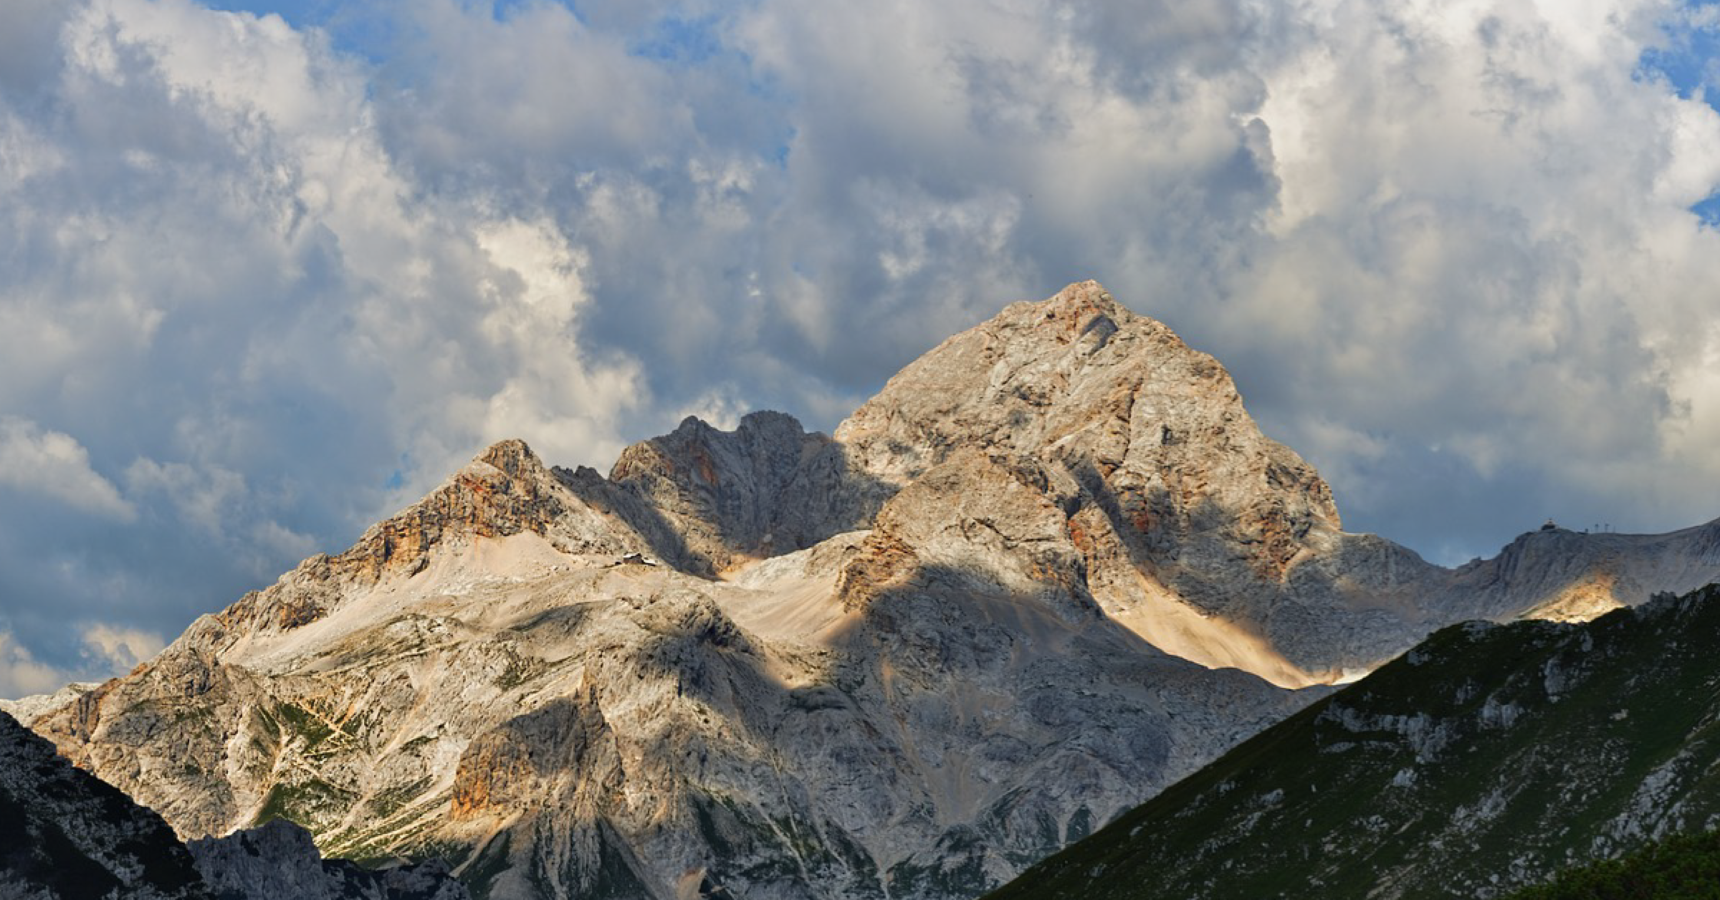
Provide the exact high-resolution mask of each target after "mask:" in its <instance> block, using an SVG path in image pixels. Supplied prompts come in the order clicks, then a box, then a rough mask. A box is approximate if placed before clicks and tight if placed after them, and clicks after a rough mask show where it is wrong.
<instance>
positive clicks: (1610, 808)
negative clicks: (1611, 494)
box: [991, 586, 1720, 900]
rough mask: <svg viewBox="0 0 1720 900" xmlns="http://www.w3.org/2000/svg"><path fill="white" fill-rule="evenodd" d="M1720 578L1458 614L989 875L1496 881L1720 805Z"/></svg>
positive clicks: (1020, 893)
mask: <svg viewBox="0 0 1720 900" xmlns="http://www.w3.org/2000/svg"><path fill="white" fill-rule="evenodd" d="M1716 648H1720V588H1715V587H1712V586H1711V587H1709V588H1705V589H1703V590H1701V591H1697V592H1695V593H1693V594H1691V595H1689V596H1688V597H1685V598H1682V599H1673V598H1670V597H1668V598H1662V599H1660V600H1657V601H1655V602H1654V603H1651V604H1648V605H1647V606H1645V607H1643V608H1641V609H1638V610H1621V611H1618V612H1615V613H1612V614H1609V615H1607V616H1605V617H1603V618H1601V619H1598V620H1596V621H1594V622H1591V623H1588V624H1586V625H1581V626H1571V625H1557V624H1552V623H1546V622H1522V623H1515V624H1512V625H1507V626H1493V625H1485V624H1480V623H1469V624H1465V625H1458V626H1454V627H1452V628H1447V629H1445V630H1443V631H1440V632H1439V633H1437V634H1435V635H1434V636H1432V637H1431V638H1429V639H1428V640H1427V641H1425V642H1424V643H1423V644H1421V645H1420V646H1418V647H1417V648H1416V649H1414V650H1412V651H1410V652H1409V653H1407V654H1405V655H1404V656H1403V657H1400V658H1399V659H1397V660H1395V661H1393V662H1392V663H1390V664H1388V665H1386V666H1384V667H1382V668H1381V669H1380V670H1379V671H1377V672H1376V673H1374V674H1373V675H1372V676H1370V677H1369V678H1367V679H1365V680H1363V681H1361V682H1359V683H1357V684H1355V685H1353V686H1351V687H1350V688H1348V689H1346V690H1344V691H1342V692H1340V693H1338V694H1335V695H1333V696H1332V697H1330V698H1327V699H1326V700H1324V701H1321V702H1319V703H1316V704H1314V705H1313V706H1311V707H1309V708H1308V709H1306V710H1304V711H1303V712H1302V713H1299V714H1298V715H1296V716H1294V717H1292V718H1291V719H1289V720H1287V721H1285V722H1283V723H1281V724H1279V725H1277V726H1275V727H1273V728H1271V729H1268V730H1267V731H1266V732H1264V733H1262V734H1260V735H1258V736H1256V737H1255V738H1253V739H1251V740H1249V741H1248V742H1246V743H1244V744H1242V745H1241V746H1239V747H1238V748H1236V749H1235V750H1233V751H1232V752H1231V753H1229V754H1228V755H1226V756H1225V757H1223V758H1222V759H1220V760H1218V761H1217V762H1215V763H1213V764H1212V765H1210V766H1208V767H1207V768H1205V769H1202V770H1201V771H1200V772H1197V773H1195V774H1194V775H1193V776H1191V777H1189V778H1188V779H1186V780H1184V781H1182V782H1180V783H1178V784H1176V785H1174V786H1172V787H1171V788H1170V789H1168V790H1167V791H1165V792H1164V793H1163V794H1161V795H1159V796H1158V797H1156V798H1154V799H1153V800H1151V801H1149V802H1148V803H1146V804H1144V805H1143V806H1141V807H1138V808H1136V809H1135V810H1132V811H1131V812H1129V813H1126V814H1125V815H1123V816H1122V817H1120V818H1119V819H1118V820H1117V821H1115V822H1113V823H1111V824H1110V825H1109V826H1107V827H1106V828H1104V829H1102V830H1100V831H1099V832H1098V833H1097V834H1096V835H1094V836H1093V837H1092V838H1089V839H1087V840H1086V841H1082V842H1081V843H1078V844H1076V845H1074V846H1073V847H1070V848H1068V849H1067V850H1065V851H1063V852H1062V853H1059V854H1057V855H1056V856H1053V857H1052V858H1050V859H1049V860H1046V861H1044V862H1042V863H1041V864H1039V865H1037V866H1035V867H1033V868H1032V869H1030V870H1029V871H1027V872H1026V873H1024V874H1023V875H1022V876H1021V877H1020V878H1019V879H1017V880H1016V881H1015V882H1012V883H1011V884H1010V885H1008V886H1006V887H1004V888H1003V889H1001V890H999V891H997V892H996V893H994V894H992V895H991V898H992V900H1026V898H1034V900H1040V898H1059V897H1065V898H1076V897H1079V898H1083V900H1107V898H1117V900H1124V898H1127V900H1137V898H1142V900H1144V898H1175V900H1194V898H1203V897H1204V898H1215V900H1216V898H1233V897H1250V898H1271V897H1286V898H1294V897H1306V896H1320V897H1322V898H1329V900H1340V898H1351V897H1353V898H1364V897H1365V898H1370V900H1389V898H1460V897H1461V898H1488V897H1498V896H1501V895H1503V894H1505V893H1506V892H1508V891H1509V890H1510V889H1512V888H1514V887H1518V886H1522V885H1526V884H1534V883H1537V882H1541V881H1545V880H1547V879H1548V878H1549V877H1550V876H1551V875H1552V873H1554V872H1556V871H1559V870H1561V869H1565V868H1567V867H1570V866H1572V865H1576V864H1580V863H1583V862H1587V861H1590V860H1594V859H1597V858H1603V857H1607V856H1613V855H1616V854H1618V853H1621V852H1626V851H1629V850H1631V849H1634V848H1636V847H1640V846H1642V845H1644V844H1645V843H1647V842H1648V841H1649V840H1651V839H1653V838H1656V837H1660V836H1663V835H1665V834H1670V833H1676V832H1679V831H1685V830H1695V829H1701V828H1705V827H1709V826H1710V824H1711V823H1713V822H1715V821H1720V776H1716V774H1715V773H1716V772H1717V771H1720V725H1717V724H1716V723H1717V721H1720V691H1717V687H1716V686H1717V685H1720V653H1716V652H1715V650H1716Z"/></svg>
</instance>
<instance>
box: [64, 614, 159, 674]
mask: <svg viewBox="0 0 1720 900" xmlns="http://www.w3.org/2000/svg"><path fill="white" fill-rule="evenodd" d="M83 641H84V651H85V655H86V656H87V657H88V658H89V659H90V660H91V662H92V663H93V664H94V665H95V666H96V667H97V668H98V670H100V671H107V672H111V673H113V674H119V673H123V672H127V671H130V670H131V669H133V668H135V667H136V666H137V664H138V663H141V662H145V661H147V660H150V659H153V658H155V655H156V654H157V653H160V652H161V648H163V647H165V646H166V645H167V644H166V642H165V641H163V640H162V639H161V636H160V635H158V634H152V633H150V632H147V631H143V630H141V629H137V628H123V627H119V626H115V625H109V624H105V623H97V624H95V625H90V626H88V627H87V628H85V629H84V634H83Z"/></svg>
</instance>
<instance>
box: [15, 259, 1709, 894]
mask: <svg viewBox="0 0 1720 900" xmlns="http://www.w3.org/2000/svg"><path fill="white" fill-rule="evenodd" d="M1716 528H1720V526H1709V527H1708V529H1707V530H1700V529H1698V530H1693V531H1692V532H1689V533H1681V535H1673V536H1667V537H1665V538H1654V539H1648V538H1644V539H1641V541H1639V542H1638V543H1636V544H1632V543H1629V542H1628V541H1625V540H1624V537H1625V536H1610V535H1609V536H1596V537H1604V538H1615V537H1616V538H1618V540H1616V541H1614V542H1613V543H1607V544H1605V545H1603V544H1602V543H1599V542H1596V541H1594V540H1591V539H1590V536H1576V535H1569V534H1568V533H1565V534H1558V535H1552V536H1551V538H1548V537H1542V536H1534V537H1532V538H1531V539H1530V540H1528V541H1527V543H1525V544H1524V545H1523V546H1522V547H1517V546H1516V545H1514V547H1513V548H1512V550H1511V551H1510V554H1509V555H1510V559H1511V561H1510V562H1509V563H1508V564H1507V563H1505V562H1502V561H1497V560H1496V561H1492V562H1489V563H1481V564H1477V565H1475V566H1471V567H1467V568H1465V569H1463V570H1458V571H1455V572H1454V571H1449V570H1445V569H1441V568H1438V567H1435V566H1432V565H1429V564H1427V563H1425V562H1423V561H1422V560H1421V559H1420V558H1419V557H1417V556H1416V555H1415V554H1413V553H1411V552H1410V551H1408V550H1406V549H1404V548H1401V547H1398V546H1397V545H1395V544H1392V543H1390V542H1389V541H1385V540H1383V539H1380V538H1376V537H1372V536H1367V535H1351V534H1347V533H1344V532H1343V531H1341V529H1340V525H1339V519H1338V514H1337V511H1336V509H1335V508H1334V505H1333V502H1332V498H1331V493H1330V491H1329V490H1328V488H1327V486H1326V485H1325V483H1324V482H1323V481H1322V480H1321V479H1320V477H1319V475H1318V474H1317V473H1316V472H1315V471H1314V470H1313V469H1312V468H1311V467H1310V466H1309V465H1308V464H1307V463H1306V462H1304V461H1303V460H1302V459H1301V458H1299V457H1298V456H1297V455H1296V454H1295V453H1293V452H1292V451H1290V450H1289V449H1287V448H1285V447H1283V446H1281V445H1279V444H1277V443H1275V442H1273V441H1271V440H1270V439H1268V438H1266V437H1264V436H1263V435H1261V433H1260V432H1259V430H1258V428H1256V427H1255V425H1254V423H1253V422H1252V420H1251V419H1250V418H1249V417H1248V415H1247V412H1246V411H1245V410H1244V409H1243V406H1242V401H1241V398H1240V397H1239V396H1238V394H1237V391H1236V388H1235V386H1234V384H1233V383H1232V382H1231V380H1230V377H1229V376H1228V374H1226V373H1225V371H1224V369H1223V367H1222V366H1220V365H1219V364H1218V363H1217V362H1216V361H1214V360H1213V359H1212V358H1211V357H1209V356H1207V355H1205V354H1202V353H1199V352H1197V351H1194V350H1192V349H1190V348H1189V347H1187V346H1186V345H1185V344H1184V343H1183V342H1182V341H1181V340H1180V339H1178V338H1177V337H1176V336H1175V335H1174V334H1172V333H1171V331H1170V330H1169V329H1167V328H1166V327H1165V326H1164V325H1162V324H1159V323H1158V322H1155V321H1152V320H1151V319H1148V318H1145V317H1142V316H1138V315H1135V314H1134V313H1131V312H1130V311H1129V310H1127V309H1126V308H1124V307H1123V306H1121V305H1120V304H1118V303H1117V302H1116V301H1115V300H1114V299H1113V298H1112V297H1111V295H1110V294H1109V293H1108V292H1106V291H1105V290H1104V289H1103V288H1102V287H1101V286H1099V285H1098V284H1096V283H1094V282H1085V283H1081V284H1076V285H1071V286H1070V287H1068V288H1066V289H1064V290H1063V291H1061V292H1059V293H1058V294H1057V295H1056V296H1054V297H1052V298H1050V299H1049V300H1046V301H1043V302H1040V303H1018V304H1015V305H1012V306H1010V307H1008V308H1006V309H1005V310H1003V311H1002V312H1001V313H1000V314H999V315H998V316H996V317H995V318H993V319H992V320H990V321H988V322H986V323H984V324H981V325H979V326H978V327H976V328H974V329H972V330H969V331H967V332H964V333H962V334H959V335H956V336H955V337H952V338H950V339H949V340H948V341H945V342H944V343H943V344H942V345H940V346H939V347H937V348H935V349H933V350H932V351H930V352H928V353H927V354H926V355H925V356H923V357H922V358H920V359H919V360H917V361H916V362H914V363H913V364H912V365H910V366H909V367H908V368H906V369H904V370H903V371H902V372H901V373H900V374H898V375H897V376H896V377H895V378H893V379H891V381H890V383H889V384H888V385H887V386H886V387H885V388H884V390H883V391H881V392H880V393H879V394H878V396H877V397H875V398H873V399H872V400H871V401H869V402H868V403H867V404H866V405H865V406H863V407H862V408H861V409H860V410H858V411H857V412H856V413H855V414H854V415H853V416H852V417H851V418H850V419H849V420H848V421H846V422H844V423H843V424H842V425H841V427H840V428H838V429H837V431H836V434H835V436H834V437H833V438H832V437H826V436H823V435H818V434H808V433H806V432H805V431H804V430H803V429H802V428H801V426H800V424H799V423H798V422H796V421H794V420H793V419H792V418H791V417H788V416H785V415H782V414H779V413H755V414H752V415H749V416H747V417H746V418H745V419H743V420H742V421H741V423H740V425H739V427H738V428H737V429H735V430H734V431H723V430H720V429H716V428H713V427H711V426H709V425H707V424H705V423H703V422H700V421H698V420H696V419H689V420H688V421H686V422H683V423H682V424H681V426H680V427H679V428H677V429H676V430H675V431H674V432H673V433H672V434H669V435H666V436H663V437H659V438H654V439H652V440H649V441H646V442H643V443H641V444H638V445H635V446H634V447H631V448H629V449H628V450H627V451H625V452H624V453H623V454H622V455H621V458H620V459H619V460H618V461H617V463H616V465H615V467H614V468H613V469H612V470H611V472H610V473H609V475H608V476H604V475H602V474H600V473H598V472H596V471H595V470H592V469H588V468H579V469H575V470H568V469H562V468H553V467H548V466H545V465H544V464H543V463H542V462H541V461H539V460H538V459H537V457H536V456H535V455H534V454H533V453H532V452H531V451H530V450H529V449H528V448H527V447H526V446H525V445H524V444H523V443H520V442H518V441H506V442H503V443H500V444H497V445H495V446H494V447H491V448H489V449H488V450H487V451H485V452H484V453H483V454H481V455H480V456H479V457H478V458H477V459H475V460H474V461H473V462H472V463H471V464H470V465H468V466H467V467H465V468H464V469H462V470H461V471H459V472H457V473H455V474H454V475H453V476H452V477H450V478H449V480H448V481H446V482H445V483H444V484H442V485H441V486H440V487H438V488H437V489H436V490H435V491H432V492H431V493H430V494H429V495H428V496H426V497H425V498H424V499H423V500H422V501H420V502H419V503H417V504H415V505H414V506H412V507H410V508H408V509H406V510H404V511H402V512H401V513H399V514H397V515H395V516H393V517H391V518H390V519H388V520H386V521H384V522H382V523H379V524H378V525H376V526H374V527H373V528H371V529H370V530H369V531H367V532H366V533H365V535H364V536H363V537H361V538H360V539H359V541H358V542H357V543H356V544H355V545H354V546H353V547H352V548H350V549H348V550H347V551H345V552H343V553H341V554H339V555H336V556H317V557H313V558H311V559H309V560H306V561H305V562H304V563H303V564H301V565H300V566H299V567H297V568H296V569H294V570H293V571H291V572H289V573H287V574H286V575H284V576H282V578H281V579H280V581H278V582H277V583H276V584H274V585H273V586H271V587H269V588H268V589H267V590H264V591H261V592H256V593H253V594H249V595H247V596H246V597H244V598H242V599H240V600H239V601H238V602H237V603H235V604H234V605H233V606H231V607H229V608H228V609H227V610H225V611H223V612H221V613H219V614H217V615H213V616H206V617H204V618H202V619H200V620H198V622H196V623H195V624H194V625H193V626H192V627H191V628H190V629H188V630H187V632H186V633H185V634H184V635H183V636H181V637H180V638H179V640H177V641H175V642H174V643H173V645H172V646H170V647H169V648H168V649H167V650H165V651H163V653H162V654H161V655H160V656H159V657H158V658H156V659H155V660H153V661H151V662H149V663H147V664H145V665H143V666H141V667H139V668H138V669H137V670H136V671H134V672H132V673H131V674H129V675H127V676H126V677H124V678H122V679H116V680H113V681H110V682H108V683H106V684H104V685H101V686H99V687H96V688H94V689H93V690H89V691H87V692H84V693H82V694H81V695H79V696H77V697H76V698H75V699H72V700H70V701H67V702H63V703H59V704H53V703H47V704H37V705H34V706H32V707H31V708H32V709H34V710H37V712H36V714H35V715H34V716H33V717H32V718H31V721H30V722H29V724H30V725H31V727H33V728H34V729H36V730H37V731H38V732H40V733H42V734H43V735H46V736H48V737H49V738H51V739H52V740H53V741H55V742H56V743H57V744H58V745H59V748H60V750H61V752H63V753H64V754H66V755H67V756H69V757H71V758H72V759H73V760H75V761H77V762H78V763H79V764H80V765H82V766H84V767H86V768H88V769H89V770H91V771H92V772H95V773H96V774H98V775H100V776H101V777H102V778H104V779H107V780H108V781H110V782H112V783H114V784H116V785H118V786H120V787H122V788H123V789H125V790H126V791H129V792H131V793H132V794H133V795H134V796H136V797H137V798H138V799H139V800H141V801H143V802H144V803H146V804H148V805H149V806H151V807H153V808H155V809H156V810H158V811H159V812H160V813H161V814H162V815H163V816H164V817H165V818H166V820H167V821H168V822H169V823H170V824H171V825H172V826H173V828H174V829H175V830H176V831H177V832H178V833H179V834H180V835H181V836H182V837H185V838H195V837H200V836H202V835H205V834H212V835H222V834H226V833H229V832H231V831H233V830H235V829H240V828H245V827H249V826H253V825H256V824H260V823H264V822H267V821H270V820H273V819H276V818H286V819H290V820H292V821H294V822H296V823H299V824H301V825H304V826H305V827H307V828H309V829H310V830H311V832H312V833H313V834H314V835H315V838H316V842H317V844H318V846H319V847H320V848H321V850H322V851H323V852H325V853H327V854H330V855H335V856H343V857H348V858H356V859H367V860H377V859H391V858H396V857H404V858H410V859H422V858H431V857H434V858H440V859H445V860H446V861H448V862H449V863H450V864H452V865H453V866H454V867H455V871H456V874H458V875H459V876H460V877H461V878H462V880H464V881H465V882H466V883H467V884H468V885H469V886H470V887H471V888H472V891H473V893H474V895H476V896H480V897H493V898H514V897H519V898H540V897H586V896H628V897H654V898H664V900H667V898H671V897H676V898H678V897H683V896H722V895H723V894H722V892H724V891H727V892H729V893H730V894H732V895H733V896H746V897H749V898H785V900H786V898H874V897H875V898H884V897H891V898H928V900H930V898H965V897H972V896H975V895H976V894H978V893H980V892H982V891H984V890H986V889H989V888H991V887H995V886H997V885H999V884H1002V883H1003V882H1004V881H1005V880H1007V879H1008V878H1009V877H1011V876H1013V875H1014V874H1016V873H1017V872H1019V871H1021V870H1022V869H1023V868H1024V867H1025V866H1027V865H1029V864H1031V863H1032V862H1034V861H1036V860H1038V859H1040V858H1042V857H1044V856H1045V855H1047V854H1049V853H1051V852H1053V851H1055V850H1057V849H1058V848H1060V847H1062V846H1063V845H1065V844H1067V843H1069V842H1071V841H1074V840H1076V839H1079V838H1081V837H1083V836H1085V835H1086V834H1088V833H1089V832H1090V831H1092V830H1093V829H1095V828H1097V827H1098V826H1100V825H1101V824H1103V823H1105V822H1106V821H1109V820H1110V819H1112V818H1113V817H1114V816H1116V815H1117V814H1118V813H1119V812H1121V811H1122V810H1124V809H1127V808H1129V807H1131V806H1133V805H1135V804H1136V803H1139V802H1140V801H1142V800H1144V799H1146V798H1148V797H1151V796H1153V795H1154V794H1155V793H1157V792H1158V791H1159V790H1160V789H1162V788H1163V787H1165V786H1166V785H1168V784H1170V783H1171V782H1172V781H1174V780H1176V779H1177V778H1179V777H1181V776H1183V775H1186V774H1188V773H1190V772H1192V771H1194V770H1195V769H1196V768H1197V767H1199V766H1200V765H1202V764H1204V763H1206V762H1208V761H1210V760H1212V759H1213V758H1215V757H1216V756H1217V755H1218V754H1219V753H1221V752H1222V751H1223V750H1225V749H1226V748H1228V747H1230V746H1232V745H1233V744H1235V743H1236V742H1238V741H1240V740H1242V739H1243V738H1245V737H1247V736H1249V735H1252V734H1254V733H1256V732H1258V731H1259V730H1261V729H1262V728H1264V727H1266V726H1267V725H1270V724H1271V723H1273V722H1276V721H1279V720H1281V719H1283V718H1284V717H1285V716H1287V715H1289V714H1290V713H1292V712H1294V711H1295V710H1297V709H1299V708H1301V707H1302V706H1304V705H1306V704H1307V703H1308V702H1311V701H1312V700H1314V699H1316V697H1318V696H1320V695H1321V694H1322V693H1323V692H1324V689H1322V688H1319V687H1315V688H1314V689H1312V690H1303V691H1293V690H1288V688H1299V687H1304V686H1309V685H1318V684H1320V683H1323V682H1330V681H1333V680H1336V679H1338V678H1340V677H1342V676H1344V675H1346V674H1347V673H1350V672H1354V671H1362V670H1366V669H1367V668H1369V667H1372V666H1374V665H1377V664H1379V663H1380V662H1382V661H1384V660H1386V659H1388V658H1390V657H1391V656H1393V655H1395V654H1397V653H1399V652H1401V651H1402V650H1403V649H1405V648H1407V647H1408V646H1410V645H1411V644H1413V643H1414V642H1415V641H1416V640H1419V639H1420V638H1421V637H1423V636H1424V635H1425V634H1427V633H1428V632H1430V631H1432V630H1433V629H1435V628H1437V627H1439V626H1442V625H1445V624H1448V623H1450V622H1453V621H1457V620H1458V619H1461V618H1470V617H1487V618H1510V617H1512V616H1516V615H1518V614H1521V613H1524V612H1529V611H1535V610H1540V611H1543V612H1549V611H1552V612H1560V614H1561V615H1570V614H1574V612H1573V611H1574V610H1577V609H1578V608H1579V607H1581V608H1589V607H1590V606H1597V605H1598V606H1605V605H1606V604H1608V603H1611V604H1627V605H1628V604H1631V603H1635V602H1639V601H1640V600H1641V599H1643V598H1645V597H1646V596H1647V592H1648V591H1650V590H1682V589H1687V588H1688V587H1691V586H1693V585H1692V584H1691V583H1690V582H1691V581H1692V580H1696V579H1701V580H1706V579H1708V578H1712V577H1715V576H1716V575H1720V556H1716V555H1715V554H1713V553H1712V546H1713V539H1714V536H1715V533H1716V532H1715V529H1716ZM1553 538H1556V539H1557V540H1559V541H1561V542H1563V543H1562V544H1561V546H1560V549H1559V550H1558V552H1557V553H1556V554H1549V553H1545V552H1542V551H1543V548H1541V546H1540V545H1541V544H1544V543H1546V542H1547V541H1548V540H1551V539H1553ZM1656 542H1658V543H1656ZM1565 544H1568V545H1569V546H1565ZM1705 548H1707V549H1705ZM1695 583H1698V584H1699V583H1702V582H1701V581H1696V582H1695ZM1585 604H1587V606H1585ZM44 707H45V709H44Z"/></svg>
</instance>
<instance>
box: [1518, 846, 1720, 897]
mask: <svg viewBox="0 0 1720 900" xmlns="http://www.w3.org/2000/svg"><path fill="white" fill-rule="evenodd" d="M1507 900H1720V833H1716V832H1712V831H1710V832H1703V833H1700V834H1681V835H1675V836H1673V837H1670V838H1667V839H1666V840H1664V841H1657V842H1655V843H1653V844H1650V845H1649V846H1648V847H1647V848H1646V849H1643V850H1639V851H1637V852H1636V853H1632V854H1630V855H1629V856H1626V857H1623V858H1621V859H1609V860H1604V861H1602V862H1597V863H1591V864H1589V865H1586V866H1580V867H1578V868H1575V869H1570V870H1567V871H1565V872H1563V873H1561V874H1560V875H1559V877H1558V878H1557V879H1555V880H1554V881H1553V882H1552V883H1551V884H1545V885H1540V886H1537V887H1532V888H1526V889H1524V890H1521V891H1518V892H1517V893H1514V894H1512V895H1510V897H1509V898H1507Z"/></svg>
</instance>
